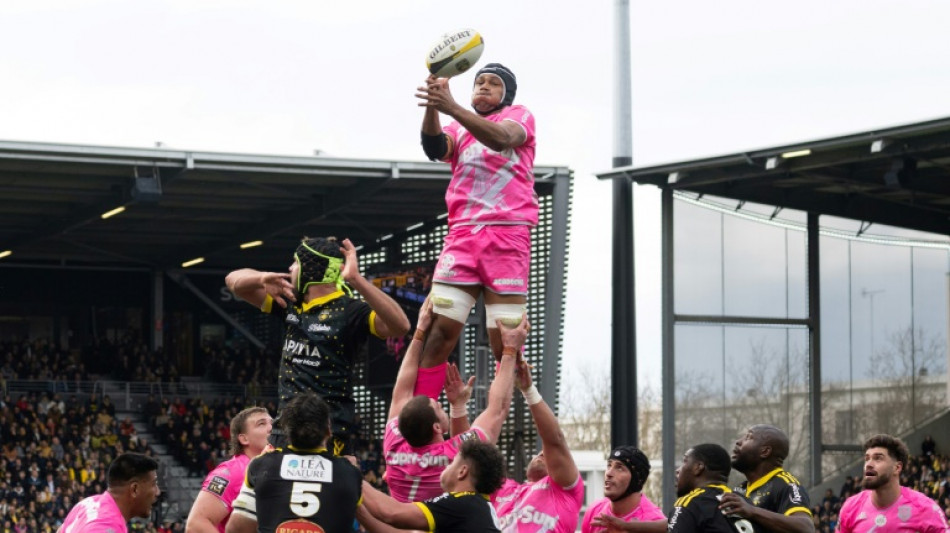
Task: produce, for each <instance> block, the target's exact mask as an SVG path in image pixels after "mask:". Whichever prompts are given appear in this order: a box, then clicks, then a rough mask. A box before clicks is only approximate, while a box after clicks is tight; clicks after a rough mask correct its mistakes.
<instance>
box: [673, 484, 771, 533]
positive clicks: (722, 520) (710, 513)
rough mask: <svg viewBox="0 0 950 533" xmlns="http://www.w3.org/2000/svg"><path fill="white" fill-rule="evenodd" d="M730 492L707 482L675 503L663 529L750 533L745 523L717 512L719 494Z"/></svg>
mask: <svg viewBox="0 0 950 533" xmlns="http://www.w3.org/2000/svg"><path fill="white" fill-rule="evenodd" d="M728 492H732V490H730V489H729V487H727V486H725V485H720V484H718V483H710V484H708V485H704V486H702V487H699V488H697V489H693V490H692V491H691V492H690V493H689V494H687V495H685V496H683V497H681V498H679V499H677V500H676V503H675V504H674V507H673V512H672V513H670V518H669V521H668V524H669V525H668V526H667V530H668V531H669V532H670V533H691V532H707V531H708V532H714V533H751V532H753V531H754V529H753V528H752V524H751V523H749V521H748V520H745V519H741V518H735V517H727V516H725V515H723V514H722V511H720V510H719V500H720V498H721V497H722V495H723V494H725V493H728Z"/></svg>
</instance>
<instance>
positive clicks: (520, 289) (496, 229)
mask: <svg viewBox="0 0 950 533" xmlns="http://www.w3.org/2000/svg"><path fill="white" fill-rule="evenodd" d="M530 267H531V227H530V226H527V225H518V226H514V225H486V226H462V225H460V226H455V227H453V228H450V229H449V234H448V235H446V236H445V244H444V246H443V247H442V254H441V255H440V256H439V262H438V263H437V264H436V266H435V274H434V275H433V277H432V280H433V281H435V282H438V283H446V284H449V285H481V286H483V287H485V288H487V289H488V290H490V291H492V292H494V293H497V294H528V271H529V269H530Z"/></svg>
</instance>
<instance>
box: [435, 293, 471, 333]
mask: <svg viewBox="0 0 950 533" xmlns="http://www.w3.org/2000/svg"><path fill="white" fill-rule="evenodd" d="M429 297H430V298H432V311H433V312H434V313H436V314H438V315H443V316H446V317H448V318H451V319H452V320H454V321H456V322H461V323H462V324H464V323H465V322H466V321H467V320H468V314H469V313H470V312H471V311H472V307H474V306H475V297H473V296H472V295H471V294H469V293H467V292H465V291H463V290H462V289H459V288H457V287H453V286H451V285H446V284H444V283H433V284H432V291H430V294H429Z"/></svg>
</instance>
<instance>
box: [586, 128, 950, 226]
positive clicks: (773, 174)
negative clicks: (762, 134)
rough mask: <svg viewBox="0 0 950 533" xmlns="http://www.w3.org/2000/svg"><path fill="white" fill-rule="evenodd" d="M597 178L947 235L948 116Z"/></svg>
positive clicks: (612, 172) (629, 169)
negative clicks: (622, 180)
mask: <svg viewBox="0 0 950 533" xmlns="http://www.w3.org/2000/svg"><path fill="white" fill-rule="evenodd" d="M598 177H600V178H602V179H615V178H621V177H625V178H627V179H630V180H633V181H634V182H636V183H641V184H652V185H657V186H659V187H664V188H665V187H669V188H671V189H673V190H674V191H690V192H695V193H699V194H709V195H714V196H719V197H723V198H730V199H734V200H737V201H740V202H743V201H748V202H756V203H760V204H767V205H773V206H777V207H782V208H792V209H798V210H801V211H806V212H813V213H818V214H823V215H834V216H837V217H844V218H851V219H855V220H861V221H864V222H868V223H879V224H887V225H891V226H897V227H902V228H909V229H915V230H921V231H928V232H932V233H938V234H943V235H950V118H942V119H937V120H931V121H928V122H920V123H916V124H908V125H905V126H898V127H893V128H885V129H881V130H874V131H868V132H865V133H857V134H853V135H845V136H841V137H834V138H830V139H822V140H816V141H809V142H803V143H798V144H792V145H787V146H779V147H775V148H768V149H764V150H755V151H749V152H742V153H737V154H730V155H724V156H720V157H711V158H706V159H697V160H692V161H684V162H680V163H671V164H666V165H657V166H651V167H643V168H636V167H624V168H617V169H612V170H609V171H606V172H602V173H599V174H598Z"/></svg>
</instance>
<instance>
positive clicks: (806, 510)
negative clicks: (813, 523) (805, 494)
mask: <svg viewBox="0 0 950 533" xmlns="http://www.w3.org/2000/svg"><path fill="white" fill-rule="evenodd" d="M795 513H805V514H807V515H808V516H812V514H811V509H809V508H808V507H792V508H791V509H789V510H788V511H785V516H790V515H792V514H795Z"/></svg>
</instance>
